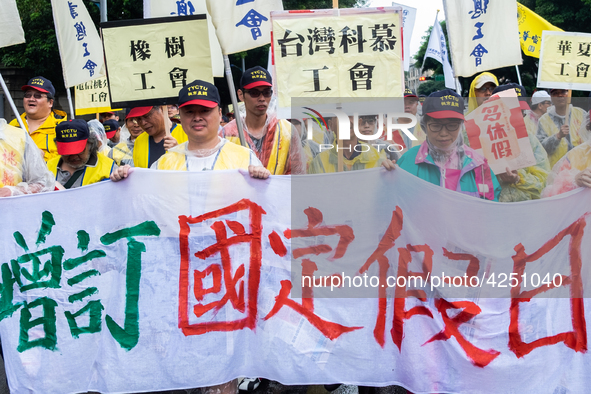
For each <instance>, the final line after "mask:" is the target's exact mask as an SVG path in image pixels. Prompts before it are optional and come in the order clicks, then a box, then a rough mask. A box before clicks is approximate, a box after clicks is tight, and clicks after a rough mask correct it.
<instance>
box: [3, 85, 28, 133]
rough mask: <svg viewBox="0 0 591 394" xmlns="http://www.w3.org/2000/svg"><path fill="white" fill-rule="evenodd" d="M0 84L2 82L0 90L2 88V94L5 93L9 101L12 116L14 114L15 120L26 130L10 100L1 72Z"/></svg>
mask: <svg viewBox="0 0 591 394" xmlns="http://www.w3.org/2000/svg"><path fill="white" fill-rule="evenodd" d="M0 84H2V90H4V94H6V98H8V102H9V103H10V108H12V112H14V116H16V121H17V122H18V124H19V125H20V126H21V129H23V130H27V128H26V127H25V124H24V123H23V120H22V119H21V116H20V114H19V113H18V110H17V109H16V105H14V101H12V96H11V95H10V92H9V91H8V86H6V82H4V77H3V76H2V74H0Z"/></svg>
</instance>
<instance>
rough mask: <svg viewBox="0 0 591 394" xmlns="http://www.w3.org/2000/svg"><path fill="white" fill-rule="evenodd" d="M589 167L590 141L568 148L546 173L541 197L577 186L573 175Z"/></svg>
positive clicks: (590, 159) (590, 162) (590, 164)
mask: <svg viewBox="0 0 591 394" xmlns="http://www.w3.org/2000/svg"><path fill="white" fill-rule="evenodd" d="M589 167H591V141H589V140H587V141H585V142H584V143H582V144H581V145H579V146H577V147H575V148H574V149H572V150H570V151H569V152H568V153H567V154H566V155H565V156H564V157H562V159H560V160H559V161H558V162H557V163H556V164H555V165H554V167H553V168H552V172H550V175H548V181H547V185H546V188H545V189H544V191H543V192H542V197H552V196H555V195H557V194H561V193H566V192H568V191H571V190H574V189H576V188H578V187H579V186H578V185H577V184H576V183H575V177H576V176H577V174H579V173H580V172H581V171H583V170H585V169H587V168H589Z"/></svg>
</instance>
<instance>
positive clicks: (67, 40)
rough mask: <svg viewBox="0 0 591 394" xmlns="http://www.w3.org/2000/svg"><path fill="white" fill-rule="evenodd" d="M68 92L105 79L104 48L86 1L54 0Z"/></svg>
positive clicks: (54, 17)
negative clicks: (96, 80) (94, 80)
mask: <svg viewBox="0 0 591 394" xmlns="http://www.w3.org/2000/svg"><path fill="white" fill-rule="evenodd" d="M51 5H52V7H53V21H54V23H55V32H56V35H57V43H58V47H59V50H60V57H61V60H62V69H63V72H64V82H65V85H66V87H67V88H69V87H72V86H75V85H78V84H81V83H84V82H86V81H90V80H91V79H96V78H98V77H102V76H104V75H105V73H104V61H103V45H102V43H101V39H100V37H99V35H98V32H97V31H96V28H95V27H94V23H93V22H92V19H90V15H89V14H88V10H87V9H86V7H85V6H84V2H83V1H82V0H68V1H66V0H51Z"/></svg>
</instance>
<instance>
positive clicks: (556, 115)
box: [536, 89, 589, 167]
mask: <svg viewBox="0 0 591 394" xmlns="http://www.w3.org/2000/svg"><path fill="white" fill-rule="evenodd" d="M550 97H551V100H552V104H553V106H552V107H550V108H548V111H547V112H546V113H545V114H544V115H542V116H541V117H540V121H539V122H538V130H537V134H536V135H537V137H538V139H539V140H540V142H541V143H542V145H543V146H544V149H546V152H547V153H548V159H550V167H553V166H554V164H556V162H558V160H560V158H561V157H563V156H564V155H565V154H566V153H567V152H568V151H570V150H571V149H572V148H573V147H575V146H578V145H580V144H581V143H583V142H584V141H583V138H582V136H583V135H584V133H585V131H584V129H585V128H586V127H587V123H588V122H589V116H588V114H587V112H586V111H584V110H583V109H582V108H578V107H573V106H572V104H570V97H569V94H568V90H565V89H552V90H550ZM567 118H568V124H567V122H566V119H567Z"/></svg>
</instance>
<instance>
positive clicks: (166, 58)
mask: <svg viewBox="0 0 591 394" xmlns="http://www.w3.org/2000/svg"><path fill="white" fill-rule="evenodd" d="M101 31H102V38H103V45H104V48H105V61H106V65H107V79H108V81H109V93H110V95H111V107H137V106H147V105H164V104H176V103H177V100H178V93H179V90H181V88H182V87H183V86H185V85H186V84H187V83H190V82H192V81H194V80H196V79H201V80H204V81H208V82H213V75H212V72H211V57H210V51H209V40H203V37H207V35H208V33H207V19H206V16H205V15H203V14H202V15H193V16H185V17H170V18H152V19H140V20H132V21H116V22H106V23H101Z"/></svg>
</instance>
